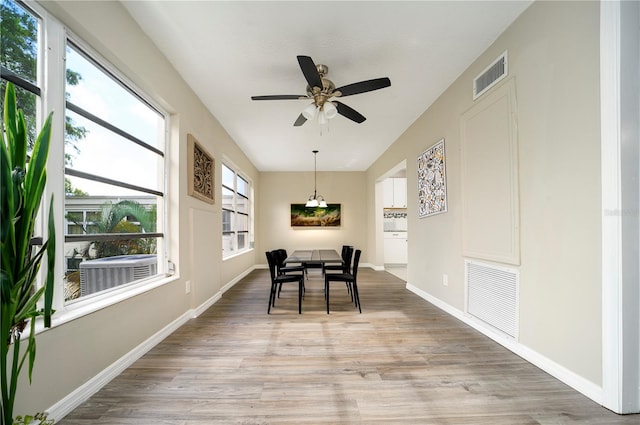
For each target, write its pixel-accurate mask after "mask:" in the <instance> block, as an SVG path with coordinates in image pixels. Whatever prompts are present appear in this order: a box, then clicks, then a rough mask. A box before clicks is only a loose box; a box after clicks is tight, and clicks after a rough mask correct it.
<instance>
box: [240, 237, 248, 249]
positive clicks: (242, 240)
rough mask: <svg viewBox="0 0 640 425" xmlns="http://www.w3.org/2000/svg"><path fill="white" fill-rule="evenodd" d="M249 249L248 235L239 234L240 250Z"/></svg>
mask: <svg viewBox="0 0 640 425" xmlns="http://www.w3.org/2000/svg"><path fill="white" fill-rule="evenodd" d="M246 247H247V241H246V234H245V233H239V234H238V249H244V248H246Z"/></svg>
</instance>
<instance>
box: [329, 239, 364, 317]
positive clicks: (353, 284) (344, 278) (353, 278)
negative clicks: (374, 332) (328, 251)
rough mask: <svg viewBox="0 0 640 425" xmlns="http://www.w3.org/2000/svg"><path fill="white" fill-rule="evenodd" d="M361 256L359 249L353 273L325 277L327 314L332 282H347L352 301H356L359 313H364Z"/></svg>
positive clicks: (354, 261)
mask: <svg viewBox="0 0 640 425" xmlns="http://www.w3.org/2000/svg"><path fill="white" fill-rule="evenodd" d="M360 254H362V251H361V250H359V249H357V250H356V251H355V254H354V256H353V267H352V268H351V273H328V274H326V275H325V276H324V292H325V297H326V298H327V314H329V288H330V286H331V282H332V281H335V282H345V283H346V284H347V288H351V294H352V295H351V296H352V301H355V303H356V306H357V307H358V311H360V313H362V307H361V305H360V295H359V294H358V279H357V278H358V263H360Z"/></svg>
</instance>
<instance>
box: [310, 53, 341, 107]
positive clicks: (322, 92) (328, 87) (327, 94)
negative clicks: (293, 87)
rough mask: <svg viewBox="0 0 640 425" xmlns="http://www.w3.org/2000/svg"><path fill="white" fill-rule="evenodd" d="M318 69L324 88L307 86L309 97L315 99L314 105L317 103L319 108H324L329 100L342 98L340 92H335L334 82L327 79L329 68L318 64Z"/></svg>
mask: <svg viewBox="0 0 640 425" xmlns="http://www.w3.org/2000/svg"><path fill="white" fill-rule="evenodd" d="M316 69H317V70H318V74H320V80H321V81H322V87H311V86H309V85H307V96H309V97H310V98H312V99H313V103H315V105H316V106H317V107H318V108H322V106H323V105H324V104H325V102H327V101H328V100H329V98H331V97H334V96H340V92H336V91H335V90H336V85H335V84H334V83H333V81H331V80H330V79H328V78H325V75H327V73H329V67H328V66H327V65H322V64H317V65H316Z"/></svg>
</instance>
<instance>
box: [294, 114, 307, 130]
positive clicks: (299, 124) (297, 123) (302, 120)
mask: <svg viewBox="0 0 640 425" xmlns="http://www.w3.org/2000/svg"><path fill="white" fill-rule="evenodd" d="M305 122H307V119H306V118H305V117H304V115H302V114H300V116H299V117H298V119H297V120H296V122H294V123H293V126H294V127H300V126H301V125H302V124H304V123H305Z"/></svg>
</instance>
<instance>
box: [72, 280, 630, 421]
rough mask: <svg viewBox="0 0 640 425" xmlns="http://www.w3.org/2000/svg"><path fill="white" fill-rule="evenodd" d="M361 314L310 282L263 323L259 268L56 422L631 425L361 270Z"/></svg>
mask: <svg viewBox="0 0 640 425" xmlns="http://www.w3.org/2000/svg"><path fill="white" fill-rule="evenodd" d="M358 281H359V288H360V298H361V303H362V314H358V312H357V309H356V308H355V307H354V305H353V304H352V303H351V302H350V299H349V297H348V295H347V291H346V288H345V287H344V285H343V284H342V285H340V284H337V283H335V284H332V285H333V286H332V290H331V314H330V315H327V314H326V310H325V304H324V297H323V290H322V281H321V280H320V279H319V277H318V275H313V274H312V275H311V278H310V280H309V281H308V282H307V284H306V285H307V292H306V296H305V299H304V302H303V310H302V315H298V314H297V290H296V289H294V287H295V285H290V286H289V287H286V286H285V288H284V289H283V291H282V295H281V298H280V299H278V300H277V301H276V306H275V308H274V309H272V310H271V312H272V313H271V315H267V302H268V299H269V281H268V275H267V271H266V270H256V271H254V272H252V273H251V274H250V275H248V276H247V277H246V278H244V279H243V280H242V281H241V282H239V283H238V284H236V285H235V286H234V287H233V288H232V289H231V290H229V291H228V292H227V293H225V294H224V296H223V297H222V299H221V300H219V301H218V302H217V303H216V304H215V305H214V306H212V307H211V308H210V309H209V310H207V311H206V312H205V313H204V314H202V315H201V316H199V317H198V318H196V319H194V320H191V321H190V322H189V323H187V324H186V325H185V326H183V327H182V328H180V329H179V330H177V331H176V332H175V333H174V334H172V335H171V336H169V337H168V338H167V339H166V340H165V341H163V342H162V343H160V344H159V345H157V346H156V347H155V348H154V349H153V350H151V351H150V352H149V353H147V354H146V355H145V356H143V357H142V358H141V359H140V360H139V361H137V362H136V363H135V364H133V365H132V366H131V367H130V368H128V369H127V370H126V371H125V372H123V373H122V374H121V375H120V376H118V377H117V378H116V379H114V380H113V381H112V382H110V383H109V384H108V385H106V386H105V387H104V388H103V389H102V390H100V391H99V392H98V393H97V394H95V395H94V396H93V397H91V398H90V399H89V400H88V401H87V402H85V403H84V404H82V405H81V406H80V407H78V408H77V409H76V410H74V411H73V412H72V413H70V414H69V415H68V416H67V417H66V418H64V419H63V420H62V421H60V422H59V423H60V424H64V425H73V424H111V425H116V424H171V425H175V424H177V425H182V424H192V425H205V424H207V425H210V424H438V425H440V424H442V425H445V424H446V425H454V424H487V425H517V424H547V425H558V424H593V425H595V424H597V425H601V424H612V425H613V424H638V423H640V416H638V415H636V416H619V415H616V414H614V413H612V412H610V411H608V410H606V409H604V408H602V407H600V406H598V405H597V404H596V403H594V402H593V401H591V400H589V399H587V398H586V397H584V396H582V395H581V394H579V393H577V392H576V391H574V390H572V389H571V388H569V387H568V386H566V385H565V384H563V383H561V382H559V381H558V380H556V379H554V378H552V377H551V376H549V375H548V374H546V373H545V372H543V371H541V370H540V369H538V368H536V367H535V366H533V365H531V364H530V363H528V362H526V361H524V360H522V359H521V358H520V357H518V356H516V355H515V354H513V353H511V352H509V351H508V350H506V349H504V348H503V347H501V346H500V345H498V344H496V343H495V342H493V341H492V340H490V339H488V338H486V337H484V336H483V335H481V334H479V333H478V332H477V331H475V330H474V329H472V328H469V327H468V326H466V325H465V324H463V323H461V322H460V321H458V320H457V319H455V318H453V317H451V316H449V315H447V314H445V313H443V312H442V311H441V310H439V309H438V308H436V307H434V306H432V305H431V304H429V303H428V302H426V301H424V300H422V299H421V298H419V297H418V296H416V295H415V294H413V293H411V292H410V291H408V290H406V289H405V283H404V282H403V281H402V280H401V279H399V278H397V277H395V276H393V275H391V274H389V273H387V272H376V271H372V270H371V269H368V268H361V269H360V274H359V279H358Z"/></svg>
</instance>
